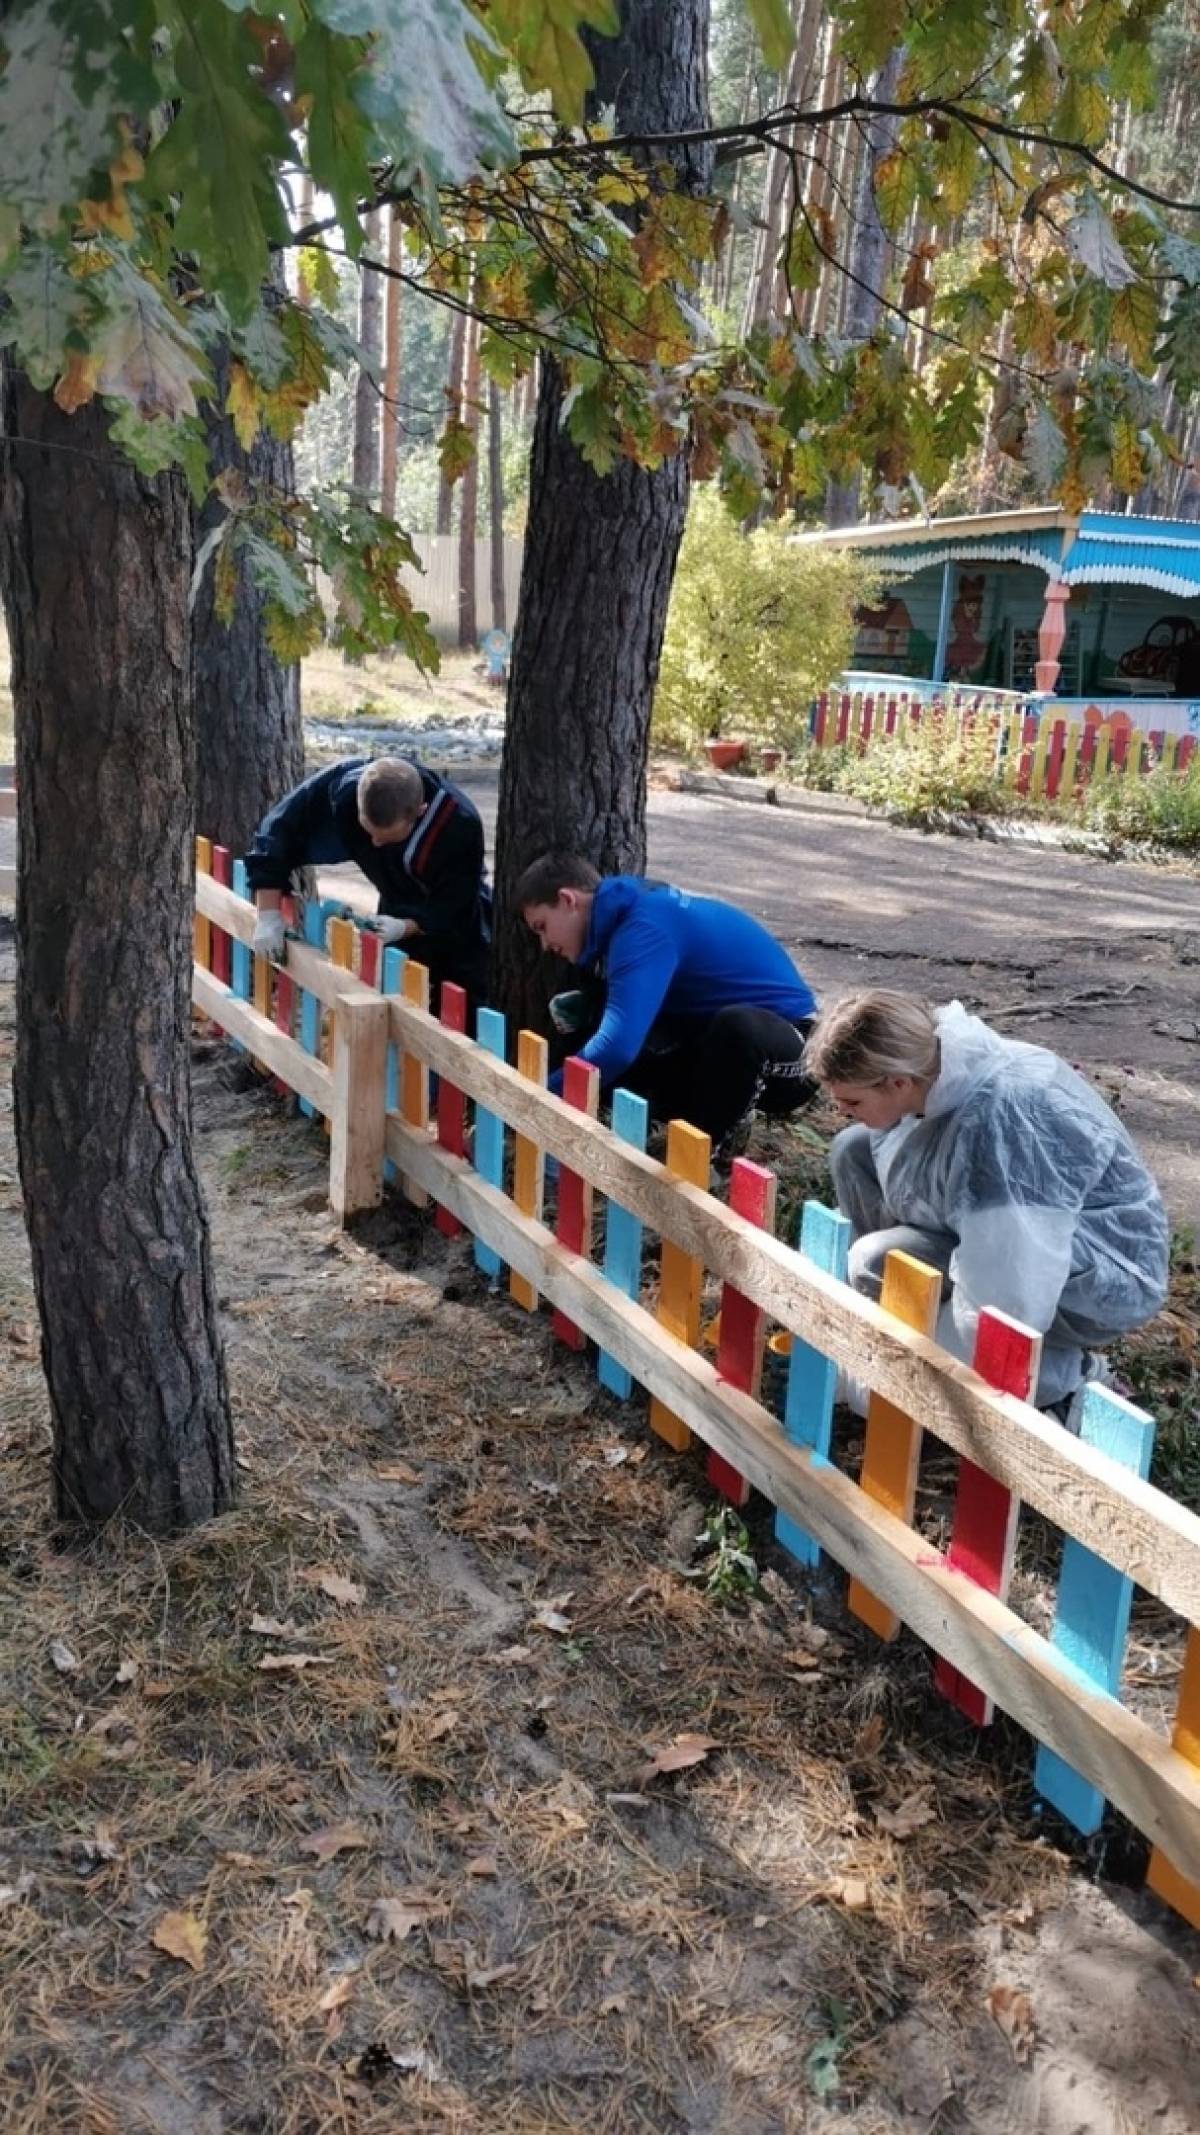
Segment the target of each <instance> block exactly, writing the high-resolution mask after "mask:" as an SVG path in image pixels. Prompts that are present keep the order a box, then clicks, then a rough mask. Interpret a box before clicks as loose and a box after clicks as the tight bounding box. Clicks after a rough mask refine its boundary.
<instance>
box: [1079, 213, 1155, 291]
mask: <svg viewBox="0 0 1200 2135" xmlns="http://www.w3.org/2000/svg"><path fill="white" fill-rule="evenodd" d="M1063 235H1064V238H1065V241H1066V246H1067V250H1068V252H1069V253H1070V254H1071V257H1072V259H1075V260H1078V262H1079V265H1080V266H1081V267H1084V268H1086V269H1087V272H1088V273H1089V274H1094V275H1095V276H1096V279H1097V281H1101V282H1103V283H1104V285H1105V287H1106V288H1107V289H1124V288H1125V286H1126V284H1127V283H1129V282H1136V280H1137V278H1138V276H1137V268H1136V267H1131V266H1130V263H1129V261H1128V260H1127V259H1126V257H1125V254H1124V253H1123V252H1122V250H1121V247H1120V244H1119V243H1118V240H1117V233H1116V231H1115V230H1114V229H1113V226H1112V223H1111V222H1110V220H1109V218H1108V215H1107V214H1106V212H1105V210H1104V208H1103V206H1102V205H1101V203H1100V201H1099V199H1098V198H1097V196H1096V194H1095V193H1093V192H1086V193H1085V194H1084V196H1083V199H1082V200H1081V202H1080V204H1079V210H1078V213H1077V214H1075V215H1073V216H1072V218H1071V220H1070V222H1069V223H1068V224H1067V227H1066V230H1065V231H1064V233H1063Z"/></svg>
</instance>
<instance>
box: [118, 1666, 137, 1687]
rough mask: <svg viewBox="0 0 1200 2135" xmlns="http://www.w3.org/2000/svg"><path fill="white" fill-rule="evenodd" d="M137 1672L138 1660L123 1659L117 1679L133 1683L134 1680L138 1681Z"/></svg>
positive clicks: (119, 1681) (120, 1681)
mask: <svg viewBox="0 0 1200 2135" xmlns="http://www.w3.org/2000/svg"><path fill="white" fill-rule="evenodd" d="M137 1672H138V1662H137V1661H122V1662H121V1665H120V1667H119V1668H118V1670H117V1681H118V1683H133V1682H136V1681H137Z"/></svg>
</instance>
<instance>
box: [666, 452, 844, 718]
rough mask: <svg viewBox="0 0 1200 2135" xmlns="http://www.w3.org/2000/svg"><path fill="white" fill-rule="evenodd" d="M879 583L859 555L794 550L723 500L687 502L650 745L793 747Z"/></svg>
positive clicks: (776, 529) (773, 528) (776, 528)
mask: <svg viewBox="0 0 1200 2135" xmlns="http://www.w3.org/2000/svg"><path fill="white" fill-rule="evenodd" d="M877 587H878V580H877V578H875V577H874V576H873V575H872V573H871V572H870V571H869V570H868V569H867V568H866V566H865V565H864V564H863V562H862V560H861V558H860V557H858V556H857V555H856V554H854V552H853V551H841V552H839V551H837V550H835V549H828V550H826V549H821V548H815V547H814V548H807V547H806V548H799V547H797V546H796V545H795V543H792V542H789V539H788V528H787V527H785V526H781V525H770V526H763V527H758V528H756V529H755V531H754V532H753V533H751V534H745V533H743V532H742V531H741V529H740V528H739V527H738V526H737V525H735V523H734V521H733V520H732V519H731V518H730V516H729V513H728V511H727V509H726V508H725V506H724V505H723V504H722V503H721V501H720V499H719V498H718V497H716V496H714V495H713V494H712V493H711V492H708V491H703V490H701V491H698V492H697V493H696V494H695V495H694V496H693V498H692V504H691V509H690V511H689V513H688V523H687V530H686V532H685V534H684V538H683V546H682V548H681V550H680V554H679V568H678V571H677V572H676V576H675V585H674V590H673V592H672V595H671V608H670V613H669V615H668V617H667V632H666V639H665V642H664V645H663V655H662V665H661V668H660V671H659V679H658V690H657V693H656V696H655V700H654V722H653V725H654V735H655V739H656V740H657V741H659V742H661V743H664V744H666V745H667V746H668V747H670V746H674V747H682V748H685V749H691V748H695V747H697V746H698V744H699V743H700V742H702V741H703V740H704V739H705V738H706V737H707V736H709V735H716V734H724V735H726V736H736V737H738V738H741V737H742V736H745V737H746V738H747V739H748V740H753V741H758V742H768V743H771V744H772V745H774V746H775V747H778V748H782V749H790V748H793V747H795V746H796V745H797V744H798V743H799V742H800V740H801V738H802V737H803V736H804V735H805V734H806V733H807V731H808V708H809V703H810V701H811V699H812V698H813V697H815V696H817V695H819V693H820V692H821V691H822V690H824V689H828V688H829V686H830V684H831V682H832V681H833V680H834V678H835V677H836V676H837V675H838V674H840V672H841V670H842V669H843V668H844V667H845V666H846V665H847V663H848V661H849V659H850V655H851V652H852V649H853V644H854V610H855V608H856V607H858V606H859V604H860V603H862V602H866V601H870V600H872V599H873V598H874V597H875V595H876V592H877Z"/></svg>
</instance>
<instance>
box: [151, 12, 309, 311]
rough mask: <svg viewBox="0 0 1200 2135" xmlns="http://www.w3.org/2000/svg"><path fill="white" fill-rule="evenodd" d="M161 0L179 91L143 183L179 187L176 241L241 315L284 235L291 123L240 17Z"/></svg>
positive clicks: (167, 189) (168, 190)
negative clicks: (282, 191)
mask: <svg viewBox="0 0 1200 2135" xmlns="http://www.w3.org/2000/svg"><path fill="white" fill-rule="evenodd" d="M162 4H163V11H164V13H165V14H166V16H167V18H168V21H169V23H170V26H171V30H172V39H173V42H172V56H173V58H174V63H175V74H176V81H177V86H178V89H179V92H180V94H179V96H178V97H177V99H176V100H175V106H174V117H173V119H172V122H171V124H170V126H169V127H168V129H167V132H166V133H165V134H164V136H163V138H162V140H161V141H160V143H159V145H158V147H157V148H156V149H155V150H154V152H153V154H152V155H151V157H150V159H149V162H148V164H147V166H146V184H147V187H148V189H149V190H150V191H152V192H156V193H157V194H158V195H159V196H160V197H162V196H165V195H170V194H175V195H177V196H178V208H177V211H176V215H175V223H174V232H173V235H174V243H175V246H176V249H177V250H178V251H179V252H184V253H187V252H192V253H194V254H196V256H197V257H198V258H200V259H202V260H203V261H204V262H205V278H206V281H207V283H208V286H209V287H210V289H215V290H216V291H218V292H219V293H220V294H221V295H222V296H223V297H224V298H225V300H226V302H227V303H228V305H229V308H230V311H231V312H232V313H233V315H234V316H235V317H244V316H246V315H248V314H249V312H250V311H251V310H252V308H253V306H254V305H255V304H256V303H257V301H258V292H259V289H260V288H261V286H262V284H263V282H264V281H265V280H266V278H267V267H268V244H269V242H270V241H271V240H280V241H282V240H283V239H284V238H285V237H286V236H287V218H286V216H285V214H284V211H283V203H282V201H281V199H280V196H279V185H278V171H279V166H280V164H281V162H282V161H283V159H284V157H285V156H286V155H287V154H288V151H289V146H290V143H289V138H288V132H287V128H286V126H285V124H284V121H283V118H282V116H281V114H280V112H279V111H278V109H277V107H276V106H275V105H274V104H273V103H272V102H271V100H270V98H269V97H268V96H267V95H266V94H265V93H264V91H263V90H262V88H261V87H260V85H259V82H258V80H257V78H256V75H255V72H254V67H255V61H256V58H257V56H258V47H257V46H256V45H255V44H254V42H253V40H252V39H251V37H250V35H249V33H248V31H247V30H246V29H245V27H244V25H243V23H242V22H241V21H240V20H235V18H234V17H233V16H232V15H230V14H227V13H226V12H225V11H224V10H217V9H214V8H213V7H212V6H207V7H205V6H194V5H192V4H190V0H162Z"/></svg>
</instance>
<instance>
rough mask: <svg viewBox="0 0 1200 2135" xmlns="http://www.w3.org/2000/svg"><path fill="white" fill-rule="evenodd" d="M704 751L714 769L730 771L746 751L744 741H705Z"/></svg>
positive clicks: (739, 761)
mask: <svg viewBox="0 0 1200 2135" xmlns="http://www.w3.org/2000/svg"><path fill="white" fill-rule="evenodd" d="M704 753H705V755H706V756H707V758H708V760H709V763H710V764H711V765H712V767H713V770H714V771H732V769H733V767H734V765H735V764H740V763H741V760H742V758H743V756H744V755H745V753H746V744H745V742H744V741H706V742H705V744H704Z"/></svg>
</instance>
